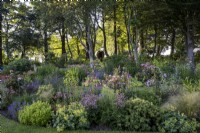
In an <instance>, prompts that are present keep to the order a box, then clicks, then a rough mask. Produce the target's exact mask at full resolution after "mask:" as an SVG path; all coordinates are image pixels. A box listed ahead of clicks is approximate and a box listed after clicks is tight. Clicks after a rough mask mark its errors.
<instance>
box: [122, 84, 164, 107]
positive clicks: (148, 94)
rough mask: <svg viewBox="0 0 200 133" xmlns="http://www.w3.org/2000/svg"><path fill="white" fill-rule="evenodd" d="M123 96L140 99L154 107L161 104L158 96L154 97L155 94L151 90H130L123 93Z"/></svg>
mask: <svg viewBox="0 0 200 133" xmlns="http://www.w3.org/2000/svg"><path fill="white" fill-rule="evenodd" d="M125 96H126V97H127V98H141V99H144V100H147V101H149V102H152V103H153V104H155V105H159V104H160V103H161V98H160V97H159V96H158V95H156V92H155V90H154V89H153V88H146V87H137V88H130V89H127V90H126V91H125Z"/></svg>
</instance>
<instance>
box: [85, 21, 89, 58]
mask: <svg viewBox="0 0 200 133" xmlns="http://www.w3.org/2000/svg"><path fill="white" fill-rule="evenodd" d="M85 32H86V55H85V57H86V60H88V59H89V42H88V32H89V31H88V26H87V24H86V26H85Z"/></svg>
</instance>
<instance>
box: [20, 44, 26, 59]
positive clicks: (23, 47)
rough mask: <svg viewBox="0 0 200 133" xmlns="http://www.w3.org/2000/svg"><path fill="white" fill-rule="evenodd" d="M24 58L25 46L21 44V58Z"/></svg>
mask: <svg viewBox="0 0 200 133" xmlns="http://www.w3.org/2000/svg"><path fill="white" fill-rule="evenodd" d="M25 56H26V45H25V44H23V45H22V55H21V58H25Z"/></svg>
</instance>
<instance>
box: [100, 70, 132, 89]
mask: <svg viewBox="0 0 200 133" xmlns="http://www.w3.org/2000/svg"><path fill="white" fill-rule="evenodd" d="M130 80H131V76H130V74H129V73H127V72H122V74H120V70H119V69H115V70H114V74H113V75H105V80H104V81H103V84H105V85H106V86H108V87H110V88H111V89H114V90H123V89H125V88H127V87H128V85H129V82H130Z"/></svg>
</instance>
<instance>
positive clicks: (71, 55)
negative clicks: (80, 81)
mask: <svg viewBox="0 0 200 133" xmlns="http://www.w3.org/2000/svg"><path fill="white" fill-rule="evenodd" d="M66 40H67V47H68V50H69V53H70V57H71V59H72V58H73V54H72V51H71V48H70V46H69V39H68V36H67V34H66Z"/></svg>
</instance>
